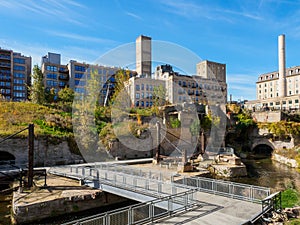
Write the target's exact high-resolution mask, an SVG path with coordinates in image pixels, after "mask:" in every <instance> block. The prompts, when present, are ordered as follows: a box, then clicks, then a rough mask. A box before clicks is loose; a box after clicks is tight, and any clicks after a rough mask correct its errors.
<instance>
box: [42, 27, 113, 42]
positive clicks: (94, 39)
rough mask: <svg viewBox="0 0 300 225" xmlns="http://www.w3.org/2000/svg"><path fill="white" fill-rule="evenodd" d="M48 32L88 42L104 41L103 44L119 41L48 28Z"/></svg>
mask: <svg viewBox="0 0 300 225" xmlns="http://www.w3.org/2000/svg"><path fill="white" fill-rule="evenodd" d="M45 32H46V33H48V34H50V35H53V36H57V37H63V38H69V39H75V40H79V41H87V42H95V43H102V44H116V43H118V42H116V41H114V40H110V39H105V38H97V37H91V36H85V35H79V34H74V33H64V32H61V31H59V32H58V31H49V30H46V31H45Z"/></svg>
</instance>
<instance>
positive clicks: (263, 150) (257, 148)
mask: <svg viewBox="0 0 300 225" xmlns="http://www.w3.org/2000/svg"><path fill="white" fill-rule="evenodd" d="M274 150H275V146H274V144H273V143H272V142H271V141H269V140H268V139H264V140H261V139H260V140H258V141H255V142H254V143H253V145H252V147H251V151H252V152H254V153H260V154H266V155H270V156H271V155H272V152H273V151H274Z"/></svg>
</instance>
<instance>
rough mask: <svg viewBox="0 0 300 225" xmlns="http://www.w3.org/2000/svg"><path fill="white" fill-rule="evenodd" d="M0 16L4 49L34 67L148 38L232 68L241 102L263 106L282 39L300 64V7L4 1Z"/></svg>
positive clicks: (168, 0)
mask: <svg viewBox="0 0 300 225" xmlns="http://www.w3.org/2000/svg"><path fill="white" fill-rule="evenodd" d="M0 17H1V30H2V32H1V34H0V47H2V48H5V49H13V50H14V51H18V52H21V53H23V54H24V55H30V56H32V57H33V63H34V64H36V63H38V64H40V58H41V56H42V55H46V54H47V52H56V53H60V54H61V55H62V62H63V63H67V62H68V60H70V59H75V60H78V61H84V62H87V63H93V62H95V60H97V59H98V58H99V57H100V56H101V55H103V54H105V53H106V52H108V51H111V50H112V49H115V48H118V46H122V45H126V44H128V43H132V42H134V41H135V39H136V38H137V36H139V35H141V34H143V35H147V36H150V37H152V39H153V40H154V41H155V40H157V41H163V42H166V43H172V44H171V46H172V45H173V44H174V45H178V46H180V47H181V48H183V49H186V50H187V51H191V52H192V53H194V54H196V55H197V56H199V58H201V59H207V60H211V61H216V62H221V63H226V65H227V82H228V94H232V95H233V99H234V100H238V99H249V100H252V99H255V82H256V80H257V77H258V75H259V74H262V73H266V72H271V71H275V70H277V67H278V59H277V58H278V57H277V37H278V35H280V34H285V35H286V48H287V50H286V54H287V67H291V66H295V65H299V64H300V62H299V59H300V51H299V50H300V1H297V0H281V1H280V0H259V1H256V0H214V1H212V0H138V1H137V0H89V1H83V0H82V1H79V0H78V1H75V0H39V1H36V0H26V1H21V0H9V1H7V0H0ZM129 55H130V53H129ZM182 57H183V58H184V56H182ZM192 63H193V62H192ZM192 66H193V67H195V65H192ZM191 73H193V72H191Z"/></svg>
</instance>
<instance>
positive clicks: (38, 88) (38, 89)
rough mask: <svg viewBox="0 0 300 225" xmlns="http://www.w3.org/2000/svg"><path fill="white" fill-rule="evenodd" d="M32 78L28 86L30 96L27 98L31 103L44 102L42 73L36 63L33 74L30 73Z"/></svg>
mask: <svg viewBox="0 0 300 225" xmlns="http://www.w3.org/2000/svg"><path fill="white" fill-rule="evenodd" d="M31 77H32V78H33V84H32V86H31V87H29V90H30V96H29V99H30V100H31V101H32V102H33V103H37V104H44V103H45V101H46V99H45V87H44V82H43V77H44V76H43V73H42V71H41V69H40V68H39V66H38V65H35V66H34V67H33V74H32V75H31Z"/></svg>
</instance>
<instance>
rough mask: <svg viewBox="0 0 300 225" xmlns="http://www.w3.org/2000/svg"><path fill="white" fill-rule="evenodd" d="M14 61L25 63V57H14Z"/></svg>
mask: <svg viewBox="0 0 300 225" xmlns="http://www.w3.org/2000/svg"><path fill="white" fill-rule="evenodd" d="M14 63H19V64H25V59H23V58H14Z"/></svg>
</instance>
